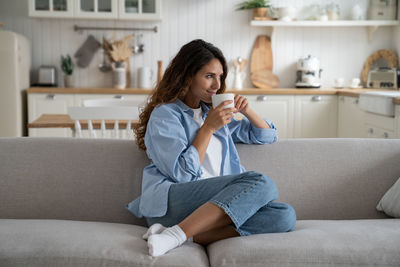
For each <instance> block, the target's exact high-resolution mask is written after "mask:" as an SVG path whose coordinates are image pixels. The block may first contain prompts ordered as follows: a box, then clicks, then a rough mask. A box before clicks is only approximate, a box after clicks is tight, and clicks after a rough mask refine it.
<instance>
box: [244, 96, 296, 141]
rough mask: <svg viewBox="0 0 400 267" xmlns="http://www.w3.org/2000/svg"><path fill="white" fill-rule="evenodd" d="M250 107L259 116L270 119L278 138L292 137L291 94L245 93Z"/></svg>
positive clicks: (292, 97) (292, 105)
mask: <svg viewBox="0 0 400 267" xmlns="http://www.w3.org/2000/svg"><path fill="white" fill-rule="evenodd" d="M246 97H247V99H248V100H249V103H250V107H251V108H252V109H253V110H254V111H255V112H257V114H259V115H260V116H261V117H263V118H265V119H268V120H271V121H272V122H273V123H274V124H275V127H276V128H277V132H278V137H279V138H280V139H285V138H293V107H294V96H292V95H286V96H285V95H280V96H278V95H258V96H255V95H247V96H246Z"/></svg>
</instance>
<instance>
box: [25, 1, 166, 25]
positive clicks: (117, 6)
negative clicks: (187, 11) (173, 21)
mask: <svg viewBox="0 0 400 267" xmlns="http://www.w3.org/2000/svg"><path fill="white" fill-rule="evenodd" d="M28 5H29V16H30V17H44V18H77V19H113V20H117V19H123V20H160V19H161V0H28Z"/></svg>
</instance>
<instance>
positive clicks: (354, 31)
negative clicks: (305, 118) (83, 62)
mask: <svg viewBox="0 0 400 267" xmlns="http://www.w3.org/2000/svg"><path fill="white" fill-rule="evenodd" d="M27 1H28V0H14V1H5V0H0V21H1V22H3V23H4V26H3V29H5V30H11V31H15V32H18V33H21V34H23V35H25V36H27V37H28V38H29V39H30V40H31V43H32V70H33V71H32V81H33V82H34V81H35V80H36V70H37V68H38V67H39V66H40V65H42V64H43V65H49V64H50V65H56V66H59V59H60V55H61V54H66V53H69V54H72V55H73V54H74V53H75V51H76V50H77V49H78V48H79V47H80V45H81V44H82V43H83V42H84V41H85V39H86V38H87V36H88V35H89V34H93V35H94V36H95V37H96V38H97V39H98V40H100V41H101V40H102V36H103V34H104V35H105V36H106V37H112V35H113V32H110V31H107V32H101V31H85V32H83V33H82V34H80V33H77V32H74V31H73V25H74V24H77V25H79V26H106V27H111V26H117V27H146V28H148V27H154V26H155V25H157V26H158V28H159V31H158V33H153V32H144V37H143V42H144V43H145V49H146V51H145V52H144V53H143V54H140V55H134V56H133V58H132V63H133V66H132V67H133V74H132V75H133V84H132V87H135V86H136V75H135V74H136V73H137V68H138V67H142V66H150V67H151V68H152V69H153V70H154V72H156V70H157V63H156V62H157V60H162V61H163V64H164V69H165V67H166V65H167V63H168V62H169V60H170V59H171V58H172V57H173V56H174V55H175V54H176V53H177V51H178V50H179V48H180V47H181V46H182V45H183V44H185V43H187V42H189V41H191V40H193V39H195V38H202V39H204V40H206V41H209V42H211V43H214V44H215V45H216V46H218V47H220V48H221V49H222V50H223V52H224V54H225V56H226V58H227V60H228V61H229V62H230V64H232V60H233V59H235V58H236V57H238V56H242V57H245V58H249V57H250V53H251V50H252V46H253V43H254V41H255V38H256V36H257V35H260V34H270V33H271V29H270V28H265V27H251V26H250V19H251V14H250V11H235V10H234V9H235V5H236V4H237V3H239V2H241V0H202V1H199V0H162V13H163V19H162V21H161V22H134V21H106V20H72V19H37V18H36V19H33V18H29V17H28V16H27V14H28V10H27ZM271 2H272V3H273V4H276V5H279V6H286V5H292V6H294V7H297V8H298V9H299V10H300V9H301V8H303V7H305V6H309V5H311V4H314V3H319V4H321V3H322V4H323V5H325V4H329V3H330V2H331V1H322V0H320V1H315V0H297V1H296V0H272V1H271ZM332 2H333V1H332ZM335 2H336V3H338V4H340V7H341V17H342V19H346V18H347V17H348V16H349V13H350V10H351V7H352V6H353V5H354V4H356V3H358V4H360V5H361V6H362V7H363V8H364V9H367V6H368V0H336V1H335ZM396 28H398V27H396ZM116 34H117V36H119V37H122V36H125V35H126V34H129V32H116ZM398 40H399V35H398V29H393V28H392V27H381V28H379V29H378V30H377V31H376V32H375V33H374V36H373V40H372V42H370V43H369V42H368V36H367V31H366V28H364V27H318V28H299V27H290V28H275V31H274V35H273V40H272V49H273V55H274V72H275V73H276V74H277V75H278V76H279V77H280V80H281V85H280V87H293V86H294V82H295V76H296V75H295V71H296V62H297V60H298V59H299V58H300V57H303V56H306V55H308V54H311V55H314V56H316V57H318V58H319V59H320V61H321V67H322V69H323V72H322V84H323V86H325V87H328V86H332V83H333V79H334V78H336V77H344V78H345V79H346V80H349V79H350V78H352V77H359V76H360V73H361V69H362V66H363V63H364V61H365V60H366V58H367V57H368V55H369V54H371V53H372V52H373V51H375V50H377V49H383V48H385V49H394V50H397V51H398V50H399V49H400V48H399V47H398V45H397V44H396V43H399V41H398ZM101 61H102V54H101V53H100V50H99V52H98V53H97V54H96V55H95V58H94V59H93V61H92V62H91V64H90V66H89V67H88V68H85V69H77V71H76V74H77V77H78V79H77V80H78V86H81V87H111V84H112V82H111V73H106V74H104V73H101V72H100V71H99V70H98V69H97V66H98V64H99V63H100V62H101ZM247 70H248V69H247ZM60 77H61V74H60ZM248 78H249V75H248V74H247V79H246V87H251V84H250V82H249V79H248ZM153 79H154V80H155V75H154V77H153ZM228 86H230V82H229V80H228Z"/></svg>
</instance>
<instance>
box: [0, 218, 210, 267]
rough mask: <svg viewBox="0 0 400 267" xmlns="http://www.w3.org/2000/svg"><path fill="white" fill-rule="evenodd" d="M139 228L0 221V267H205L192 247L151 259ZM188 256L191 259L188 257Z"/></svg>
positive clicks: (198, 251)
mask: <svg viewBox="0 0 400 267" xmlns="http://www.w3.org/2000/svg"><path fill="white" fill-rule="evenodd" d="M146 230H147V228H145V227H142V226H137V225H128V224H116V223H102V222H83V221H66V220H12V219H0V240H1V241H0V266H96V267H97V266H185V267H186V266H196V267H197V266H208V265H209V264H208V258H207V255H206V252H205V250H204V248H203V247H202V246H200V245H198V244H195V243H193V242H190V243H189V242H187V243H185V244H184V245H182V246H181V247H179V248H177V249H175V250H173V251H170V252H169V253H167V254H165V255H163V256H160V257H151V256H149V253H148V248H147V243H146V241H145V240H143V239H142V238H141V236H142V235H143V234H144V233H145V232H146ZM188 255H190V257H188Z"/></svg>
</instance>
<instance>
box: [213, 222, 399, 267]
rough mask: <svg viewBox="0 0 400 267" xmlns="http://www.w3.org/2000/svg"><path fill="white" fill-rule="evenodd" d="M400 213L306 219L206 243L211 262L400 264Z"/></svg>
mask: <svg viewBox="0 0 400 267" xmlns="http://www.w3.org/2000/svg"><path fill="white" fill-rule="evenodd" d="M399 244H400V219H375V220H348V221H347V220H337V221H336V220H304V221H298V222H297V225H296V227H295V230H294V231H292V232H289V233H280V234H262V235H253V236H246V237H235V238H230V239H226V240H221V241H218V242H215V243H213V244H211V245H209V246H208V248H207V250H208V255H209V259H210V265H211V266H328V265H341V266H347V265H351V266H357V265H375V266H379V265H381V266H400V245H399Z"/></svg>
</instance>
